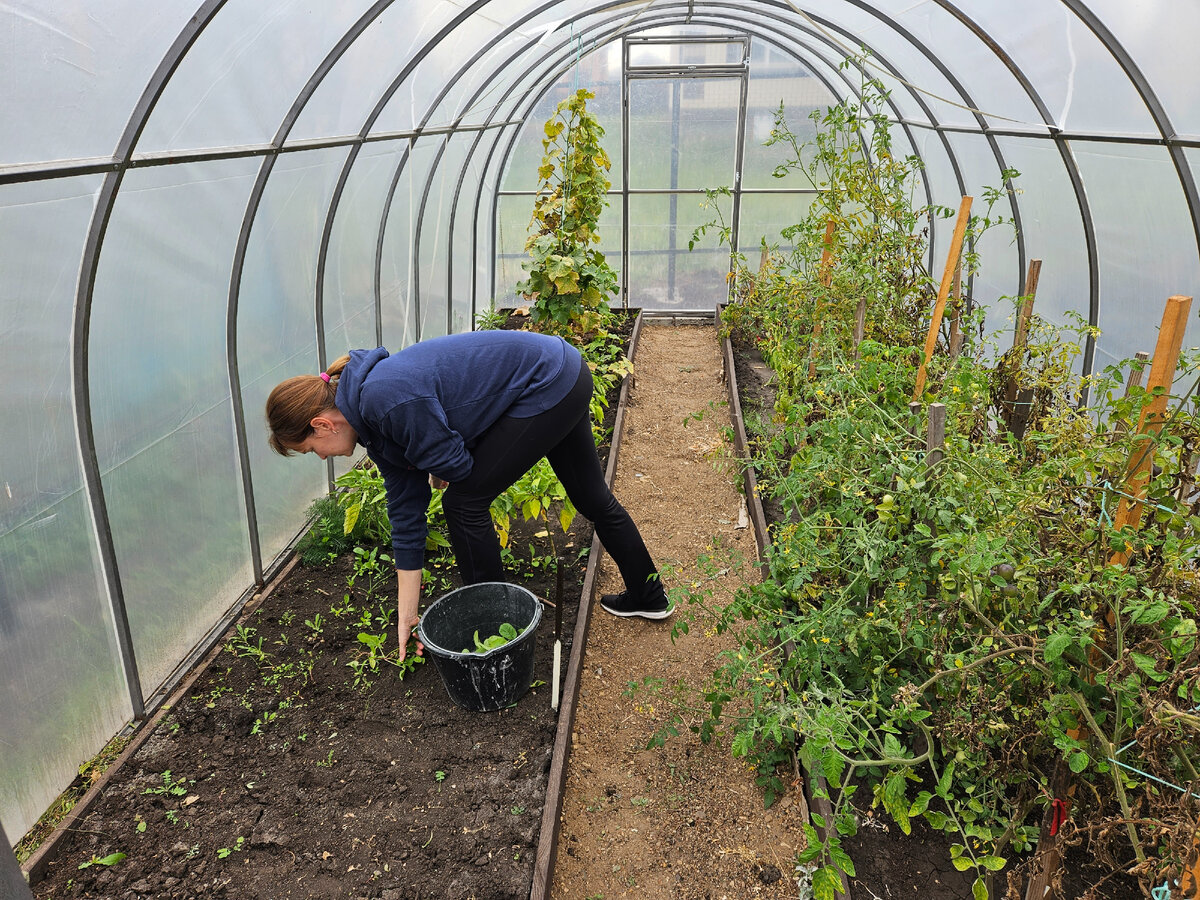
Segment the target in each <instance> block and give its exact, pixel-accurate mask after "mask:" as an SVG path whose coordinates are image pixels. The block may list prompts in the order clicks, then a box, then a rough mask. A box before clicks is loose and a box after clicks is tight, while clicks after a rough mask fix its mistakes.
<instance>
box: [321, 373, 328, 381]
mask: <svg viewBox="0 0 1200 900" xmlns="http://www.w3.org/2000/svg"><path fill="white" fill-rule="evenodd" d="M321 380H322V381H324V382H325V383H326V384H329V373H328V372H322V373H321Z"/></svg>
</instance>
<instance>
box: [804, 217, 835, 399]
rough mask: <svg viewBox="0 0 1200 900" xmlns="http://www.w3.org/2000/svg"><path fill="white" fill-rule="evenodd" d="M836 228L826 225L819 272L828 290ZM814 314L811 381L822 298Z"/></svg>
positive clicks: (813, 372) (814, 366) (815, 370)
mask: <svg viewBox="0 0 1200 900" xmlns="http://www.w3.org/2000/svg"><path fill="white" fill-rule="evenodd" d="M836 227H837V223H836V222H834V220H833V219H830V220H829V221H827V222H826V223H825V249H824V250H822V251H821V268H820V269H819V270H818V272H819V275H820V279H821V287H823V288H825V289H826V290H828V289H829V285H830V284H832V283H833V230H834V228H836ZM814 312H815V313H816V315H815V316H814V317H813V328H812V350H811V351H809V357H808V377H809V379H810V380H811V379H813V378H816V377H817V341H818V339H819V338H820V337H821V299H820V298H817V303H816V305H815V308H814Z"/></svg>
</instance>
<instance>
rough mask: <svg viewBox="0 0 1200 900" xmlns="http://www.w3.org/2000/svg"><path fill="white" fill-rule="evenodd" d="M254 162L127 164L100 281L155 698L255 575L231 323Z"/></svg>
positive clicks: (99, 318) (126, 528)
mask: <svg viewBox="0 0 1200 900" xmlns="http://www.w3.org/2000/svg"><path fill="white" fill-rule="evenodd" d="M255 169H256V164H255V161H254V160H244V159H243V160H224V161H219V162H211V163H203V164H191V165H186V166H165V167H160V168H151V169H143V170H134V171H131V172H130V173H128V175H127V176H126V178H125V182H124V185H123V189H122V191H121V193H120V194H119V195H118V198H117V202H116V205H115V207H114V209H113V214H112V218H111V220H110V221H109V225H108V230H107V233H106V238H105V244H104V253H103V254H102V255H101V257H100V267H99V271H98V272H97V276H96V283H95V290H94V293H93V302H92V314H91V341H90V345H89V348H88V349H89V354H88V359H89V371H88V377H89V381H90V384H91V385H92V392H91V399H92V425H93V430H94V434H95V441H96V453H97V458H98V461H99V464H100V469H101V472H102V479H103V485H104V492H105V497H106V500H107V505H108V515H109V520H110V524H111V526H112V530H113V537H114V542H115V545H116V551H117V564H118V570H119V572H120V575H121V581H122V585H123V588H124V596H125V605H126V609H127V610H128V613H129V620H130V625H131V628H132V631H133V639H134V650H135V654H136V657H137V660H138V668H139V672H140V674H141V681H142V686H143V689H144V690H146V692H147V693H150V692H152V690H153V688H155V687H156V686H157V685H159V684H160V683H161V682H162V681H164V680H165V679H166V677H167V676H168V675H169V674H170V673H171V671H172V670H173V669H174V668H175V666H176V664H177V663H178V661H179V660H180V659H181V658H182V657H183V656H185V655H186V654H187V653H188V651H189V650H190V649H191V648H192V647H194V646H195V645H196V644H197V643H198V642H199V640H200V639H201V637H203V635H204V634H205V633H206V632H207V630H208V629H209V628H210V627H211V625H212V623H213V621H215V620H216V619H217V618H219V616H220V614H221V613H222V612H224V611H225V610H226V609H228V608H229V606H230V605H232V603H233V601H234V600H235V599H236V598H237V596H238V595H239V594H240V593H241V592H242V591H243V590H244V589H245V587H246V586H247V585H248V584H249V583H250V582H251V581H253V577H252V575H251V570H250V559H249V546H248V544H247V541H246V522H245V515H244V503H243V502H242V492H241V481H240V474H239V469H238V463H237V449H236V445H235V440H234V430H233V414H232V404H231V401H230V392H229V379H228V375H227V370H226V365H225V361H226V358H227V354H226V339H225V323H226V306H227V303H226V297H227V294H228V290H229V260H230V258H231V257H232V254H233V248H234V244H235V241H236V236H237V229H238V225H239V224H240V221H241V211H242V209H243V208H244V205H245V199H246V195H247V194H248V193H249V190H250V186H251V184H252V183H253V173H254V170H255ZM184 210H186V211H187V215H186V216H185V215H183V211H184Z"/></svg>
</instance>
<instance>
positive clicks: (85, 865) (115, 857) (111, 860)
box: [79, 852, 127, 869]
mask: <svg viewBox="0 0 1200 900" xmlns="http://www.w3.org/2000/svg"><path fill="white" fill-rule="evenodd" d="M126 856H127V854H124V853H120V852H118V853H110V854H108V855H107V856H93V857H92V858H91V859H88V860H85V861H84V862H81V863H80V864H79V868H80V869H90V868H91V867H92V866H115V865H116V864H117V863H119V862H121V861H122V860H124V859H125V858H126Z"/></svg>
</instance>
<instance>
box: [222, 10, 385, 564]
mask: <svg viewBox="0 0 1200 900" xmlns="http://www.w3.org/2000/svg"><path fill="white" fill-rule="evenodd" d="M391 3H392V0H377V2H376V3H374V4H372V6H371V7H370V8H369V9H368V10H367V11H366V12H365V13H364V14H363V15H362V16H360V17H359V19H358V21H357V22H355V24H354V27H352V28H350V29H349V30H347V31H346V33H345V34H343V35H342V37H341V39H340V40H339V41H338V42H337V43H336V44H335V45H334V46H333V48H332V49H331V50H330V51H329V53H327V54H326V56H325V59H323V60H322V61H321V64H320V65H319V66H317V68H316V69H315V70H314V71H313V73H312V74H311V75H310V76H309V79H308V82H307V83H306V84H305V86H304V88H303V89H302V90H301V91H300V93H299V94H298V95H297V96H296V98H295V99H294V100H293V101H292V105H291V106H290V107H289V108H288V111H287V112H286V113H285V114H284V117H283V120H282V121H281V122H280V124H279V127H278V128H277V129H276V131H275V136H274V137H273V138H272V139H271V143H270V146H271V147H272V148H273V149H274V150H275V151H276V152H275V153H269V154H267V155H265V156H264V157H263V161H262V163H261V165H260V166H259V169H258V175H257V176H256V177H255V179H254V185H253V186H252V187H251V189H250V194H249V196H248V197H247V199H246V209H245V211H244V212H243V213H242V224H241V227H240V229H239V230H238V239H237V243H236V244H235V246H234V252H233V259H232V261H231V264H230V272H229V293H228V296H227V298H226V311H225V343H226V363H227V365H228V376H229V395H230V400H231V402H232V404H233V427H234V434H235V439H236V441H237V446H238V456H239V469H240V472H241V476H242V500H243V503H244V504H245V508H246V532H247V540H248V541H249V544H250V561H251V567H252V571H253V572H254V578H255V581H257V582H258V583H262V581H263V578H264V569H265V567H264V565H263V559H262V545H261V541H260V537H259V527H258V510H257V504H256V503H255V500H254V478H253V475H252V474H251V471H250V453H249V448H248V436H247V431H246V410H245V406H244V405H243V402H242V379H241V371H240V369H239V367H238V364H237V356H238V334H237V322H238V304H239V301H240V299H241V287H242V275H243V272H244V270H245V265H246V253H247V251H248V249H249V246H250V232H251V230H252V228H253V225H254V219H255V217H256V216H257V215H258V207H259V204H260V203H261V202H262V198H263V195H264V194H265V193H266V187H267V181H268V179H269V178H270V176H271V172H272V171H273V170H274V168H275V161H276V159H278V151H279V150H280V149H281V148H282V147H283V144H284V142H285V141H286V140H287V136H288V134H290V133H291V130H292V128H293V127H294V126H295V124H296V122H297V121H298V120H299V118H300V114H301V112H302V111H303V110H304V107H305V106H306V105H307V103H308V101H309V99H310V98H311V97H312V95H313V94H314V93H315V92H316V89H317V87H318V86H319V85H320V83H321V82H322V81H323V80H324V79H325V76H326V75H327V74H328V73H329V71H330V70H331V69H332V68H333V66H334V64H335V63H336V62H337V61H338V60H339V59H341V57H342V55H343V54H345V52H346V50H347V49H349V47H350V45H351V44H352V43H353V42H354V41H355V40H357V38H358V36H359V35H361V34H362V33H363V32H364V31H365V30H366V29H367V27H369V26H370V25H371V23H372V22H374V21H375V20H376V19H377V18H378V17H379V15H380V14H381V13H382V12H383V10H385V9H387V8H388V6H390V5H391ZM318 286H319V285H318ZM315 303H316V309H317V313H318V315H319V311H320V304H321V301H320V298H319V297H318V298H317V299H316V301H315ZM316 331H317V341H318V345H317V346H318V357H319V358H321V357H320V348H321V345H322V342H323V341H322V339H323V335H322V332H323V329H322V328H321V324H320V319H319V318H318V319H317V327H316ZM331 469H332V463H331V462H330V463H327V472H329V471H330V470H331Z"/></svg>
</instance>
